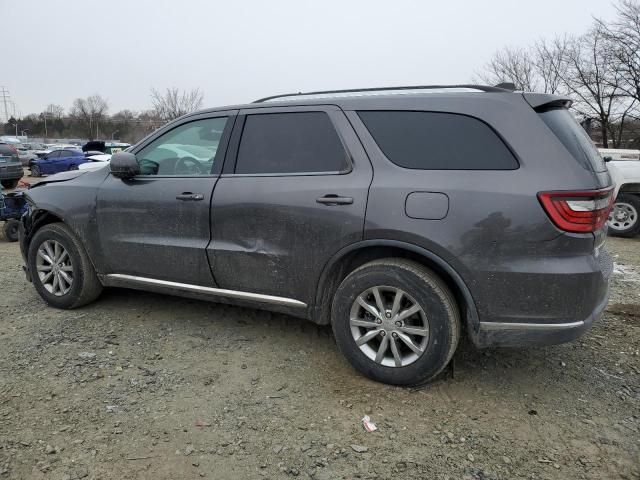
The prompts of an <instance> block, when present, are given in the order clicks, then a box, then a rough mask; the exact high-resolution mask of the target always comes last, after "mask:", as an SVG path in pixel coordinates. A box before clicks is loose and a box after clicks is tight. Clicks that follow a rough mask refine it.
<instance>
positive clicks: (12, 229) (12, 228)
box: [2, 218, 20, 242]
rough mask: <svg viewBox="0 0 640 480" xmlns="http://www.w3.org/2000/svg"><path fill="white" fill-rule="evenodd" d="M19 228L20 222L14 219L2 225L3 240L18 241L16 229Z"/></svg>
mask: <svg viewBox="0 0 640 480" xmlns="http://www.w3.org/2000/svg"><path fill="white" fill-rule="evenodd" d="M19 226H20V222H19V221H18V220H16V219H15V218H10V219H9V220H7V221H6V222H5V224H4V227H3V228H2V231H3V233H4V238H6V239H7V241H9V242H17V241H18V227H19Z"/></svg>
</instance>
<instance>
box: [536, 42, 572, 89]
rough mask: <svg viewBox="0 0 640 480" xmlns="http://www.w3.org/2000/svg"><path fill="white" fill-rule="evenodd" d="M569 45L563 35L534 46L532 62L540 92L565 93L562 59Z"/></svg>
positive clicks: (564, 72) (564, 65) (564, 64)
mask: <svg viewBox="0 0 640 480" xmlns="http://www.w3.org/2000/svg"><path fill="white" fill-rule="evenodd" d="M569 43H570V40H569V38H568V37H567V36H566V35H564V36H561V37H556V38H555V39H553V40H551V41H547V40H540V41H538V42H537V43H536V44H535V47H534V48H535V51H534V62H535V65H536V73H537V75H538V77H539V82H538V84H539V86H540V91H541V92H543V93H551V94H564V93H566V92H567V87H566V85H565V84H564V81H563V76H564V74H566V63H565V62H564V58H565V55H566V51H567V48H568V45H569Z"/></svg>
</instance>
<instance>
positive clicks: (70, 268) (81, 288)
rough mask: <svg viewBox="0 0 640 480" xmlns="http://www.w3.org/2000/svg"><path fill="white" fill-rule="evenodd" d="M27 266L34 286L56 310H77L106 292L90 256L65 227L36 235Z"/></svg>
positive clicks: (59, 225) (60, 225)
mask: <svg viewBox="0 0 640 480" xmlns="http://www.w3.org/2000/svg"><path fill="white" fill-rule="evenodd" d="M27 263H28V265H29V272H30V273H31V278H32V281H33V286H34V287H35V289H36V291H37V292H38V293H39V294H40V296H41V297H42V298H43V300H44V301H45V302H47V303H48V304H49V305H51V306H53V307H57V308H64V309H71V308H77V307H80V306H82V305H85V304H87V303H89V302H92V301H93V300H95V299H96V298H97V297H98V296H99V295H100V293H101V292H102V285H101V284H100V280H98V277H97V275H96V271H95V269H94V268H93V265H92V264H91V261H90V260H89V256H88V255H87V252H86V251H85V249H84V247H83V246H82V244H81V243H80V241H79V240H78V238H77V237H76V236H75V234H74V233H73V232H72V231H71V229H70V228H69V227H68V226H66V225H65V224H63V223H50V224H48V225H45V226H44V227H42V228H41V229H40V230H38V231H37V232H36V233H35V235H34V236H33V239H32V240H31V244H30V245H29V252H28V256H27Z"/></svg>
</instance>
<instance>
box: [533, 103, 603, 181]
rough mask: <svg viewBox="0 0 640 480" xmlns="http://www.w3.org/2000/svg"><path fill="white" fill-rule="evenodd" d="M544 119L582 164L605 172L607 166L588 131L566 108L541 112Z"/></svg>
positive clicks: (591, 169) (596, 170) (595, 170)
mask: <svg viewBox="0 0 640 480" xmlns="http://www.w3.org/2000/svg"><path fill="white" fill-rule="evenodd" d="M539 115H540V118H541V119H542V121H543V122H544V123H545V124H546V125H547V127H549V129H550V130H551V131H552V132H553V133H554V135H555V136H556V137H557V138H558V140H560V142H561V143H562V144H563V145H564V147H565V148H566V149H567V150H568V151H569V153H570V154H571V155H572V156H573V158H575V159H576V160H577V161H578V163H580V165H582V166H583V167H584V168H586V169H587V170H590V171H592V172H604V171H606V170H607V166H606V165H605V163H604V160H603V159H602V157H601V156H600V153H598V149H597V148H596V147H595V145H594V144H593V142H592V141H591V139H590V138H589V135H587V132H585V130H584V128H582V126H580V124H579V123H578V122H577V121H576V119H575V118H573V115H571V113H570V112H569V110H567V109H566V108H552V109H550V110H545V111H542V112H539Z"/></svg>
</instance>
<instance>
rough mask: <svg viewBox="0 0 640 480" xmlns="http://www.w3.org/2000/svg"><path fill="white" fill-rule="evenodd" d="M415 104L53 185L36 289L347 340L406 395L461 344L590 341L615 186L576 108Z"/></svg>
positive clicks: (231, 127)
mask: <svg viewBox="0 0 640 480" xmlns="http://www.w3.org/2000/svg"><path fill="white" fill-rule="evenodd" d="M407 90H410V89H409V87H407V88H406V89H404V90H403V89H396V91H393V89H379V90H378V91H377V92H374V93H373V94H371V93H370V92H367V91H358V92H356V95H353V91H342V92H322V93H324V97H322V96H319V95H317V94H316V95H315V96H314V95H313V94H311V95H303V94H294V95H286V96H280V97H272V98H270V99H263V100H260V101H258V102H256V103H251V104H248V105H243V106H240V107H238V106H236V107H222V108H217V109H211V110H205V111H201V112H197V113H193V114H190V115H186V116H184V117H181V118H180V119H178V120H176V121H174V122H172V123H170V124H168V125H166V126H165V127H163V128H161V129H159V130H158V131H157V132H154V133H153V134H152V135H150V136H149V137H147V138H145V140H143V141H142V142H140V143H139V144H137V145H136V146H134V147H133V148H132V149H131V150H130V151H128V152H118V153H116V154H114V155H113V157H112V158H111V162H110V163H109V168H101V169H99V170H95V171H88V172H83V171H77V172H65V173H62V174H59V175H56V176H54V177H52V178H50V179H45V180H44V181H42V182H39V183H37V184H35V185H34V186H32V188H31V189H30V190H29V191H28V192H27V193H26V194H25V195H26V197H27V201H28V203H29V210H28V212H27V213H26V214H25V215H24V216H23V217H22V226H21V228H20V230H21V232H20V246H21V251H22V255H23V258H24V260H25V264H26V268H25V273H26V275H27V279H28V280H29V281H32V282H33V285H34V287H35V289H36V291H37V292H38V294H39V295H40V296H41V297H42V298H43V299H44V300H45V301H46V302H47V303H48V304H49V305H52V306H54V307H58V308H67V309H68V308H76V307H80V306H82V305H85V304H87V303H89V302H91V301H93V300H95V299H96V298H97V297H98V296H99V295H100V293H101V291H102V289H103V287H127V288H134V289H141V290H151V291H156V292H160V293H163V294H176V295H183V296H187V297H195V298H200V299H210V300H214V301H222V302H228V303H237V304H240V305H245V306H257V307H261V308H265V309H270V310H274V311H278V312H284V313H288V314H291V315H294V316H297V317H301V318H305V319H308V320H312V321H314V322H316V323H319V324H331V325H332V326H333V331H334V335H335V339H336V343H337V345H338V348H339V349H340V351H341V352H342V353H343V354H344V355H345V357H346V358H347V359H348V360H349V361H350V362H351V364H352V365H353V366H354V367H355V368H356V369H357V370H359V371H360V372H362V373H363V374H364V375H367V376H368V377H370V378H373V379H375V380H379V381H382V382H387V383H392V384H397V385H414V384H420V383H424V382H427V381H429V380H430V379H432V378H434V377H435V376H436V375H438V373H439V372H441V371H442V370H443V368H444V367H445V366H446V365H447V364H448V363H449V361H450V360H451V358H452V356H453V354H454V352H455V350H456V348H457V345H458V341H459V339H460V337H461V335H467V336H468V337H469V338H470V339H471V341H472V342H474V343H475V344H476V345H478V346H485V347H486V346H511V347H523V346H531V345H549V344H554V343H562V342H568V341H571V340H573V339H576V338H578V337H579V336H581V335H582V334H584V333H585V332H586V331H587V330H588V329H589V328H590V327H591V325H592V324H593V323H594V322H595V321H597V319H598V318H599V317H600V315H601V314H602V312H603V311H604V309H605V307H606V304H607V300H608V291H609V276H610V274H611V272H612V270H613V262H612V259H611V256H610V255H609V254H608V253H607V249H606V226H605V223H606V220H607V215H608V213H609V209H610V207H611V201H612V198H613V186H612V182H611V178H610V176H609V173H608V172H607V168H606V166H605V164H604V162H603V160H602V157H600V155H598V152H597V151H596V149H595V147H594V146H593V144H592V143H591V140H590V139H589V137H588V136H587V135H586V133H585V132H584V130H583V129H582V127H581V126H580V125H579V124H578V123H577V122H576V121H575V119H574V118H573V116H572V115H571V113H570V112H569V110H568V107H569V106H570V105H571V101H570V100H569V99H568V98H565V97H559V96H555V95H548V94H538V93H523V92H512V91H509V90H503V89H500V88H495V87H482V86H473V87H466V88H462V89H461V88H460V87H451V88H446V89H445V88H443V87H437V88H436V87H433V90H434V91H433V92H431V91H430V90H431V89H430V88H429V87H422V88H419V89H417V88H415V87H411V90H413V92H411V91H407ZM442 90H444V91H442ZM438 91H440V92H438ZM282 97H284V98H282ZM278 100H282V101H278ZM461 138H462V139H464V141H460V139H461ZM204 151H207V154H206V156H204V158H202V157H203V155H201V153H204ZM181 152H189V153H190V155H185V156H180V154H181ZM214 260H215V261H214ZM292 348H295V347H292Z"/></svg>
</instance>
